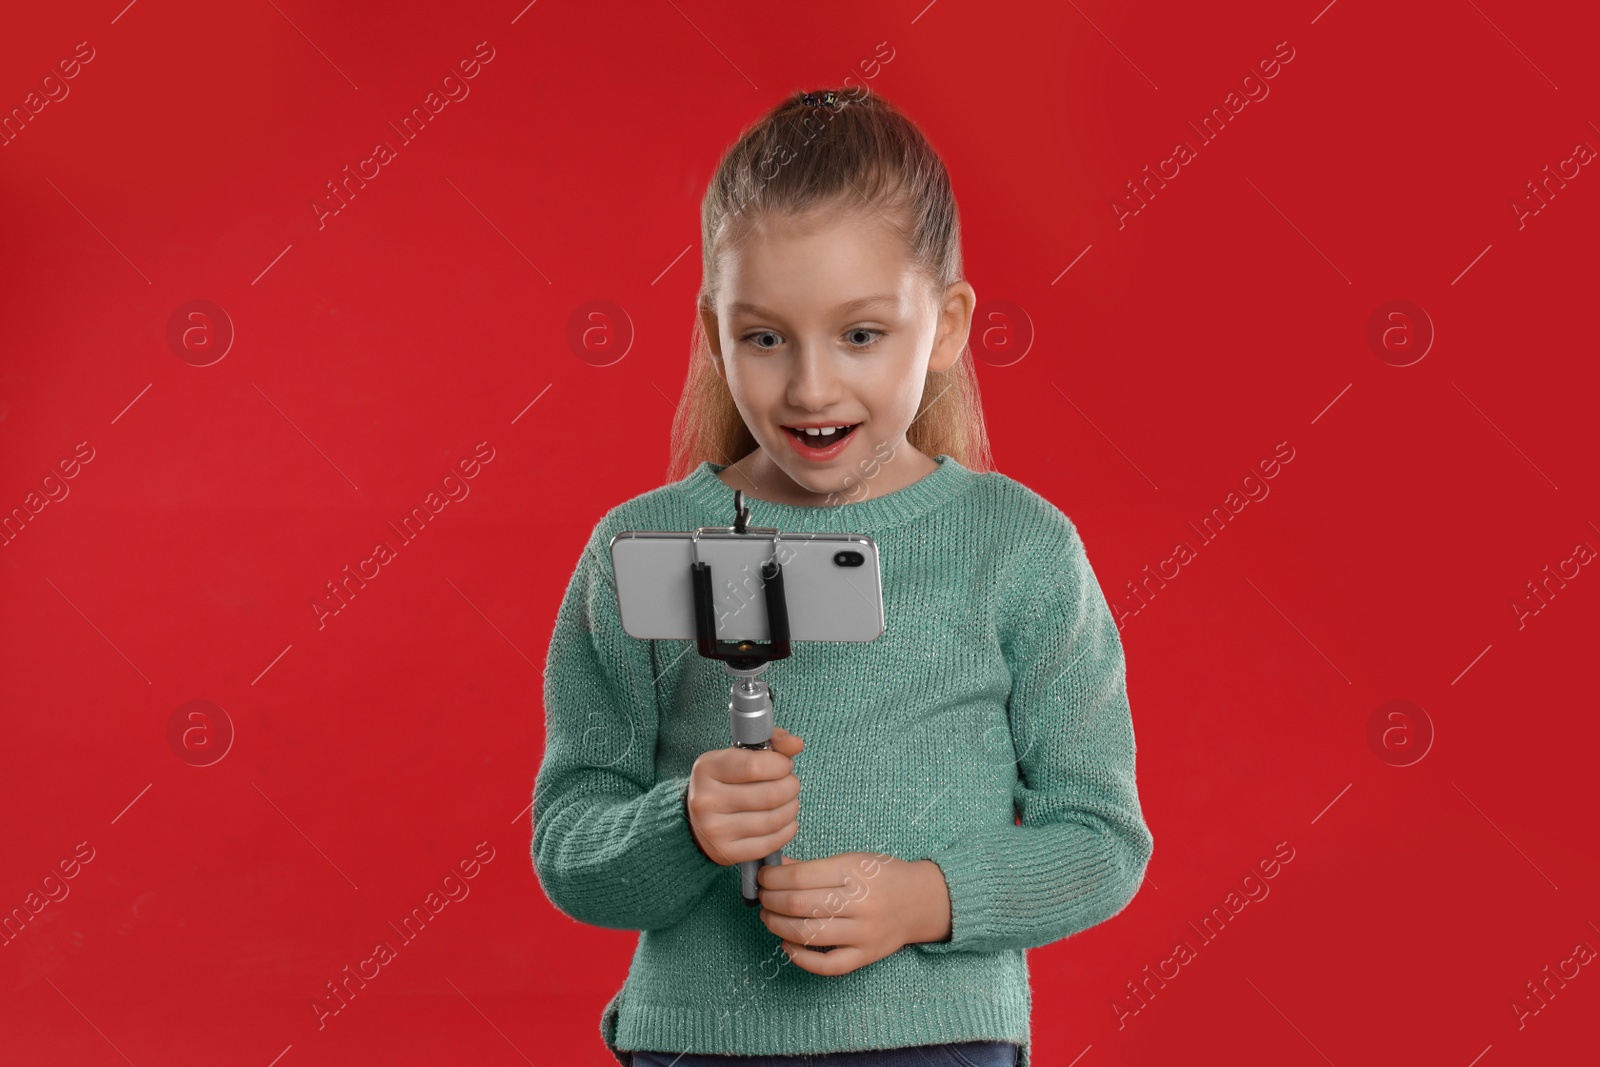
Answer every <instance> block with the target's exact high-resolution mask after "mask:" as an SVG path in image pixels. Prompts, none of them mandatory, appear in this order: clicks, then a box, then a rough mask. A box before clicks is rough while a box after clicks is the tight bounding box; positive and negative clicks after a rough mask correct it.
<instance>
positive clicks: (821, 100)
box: [800, 89, 844, 111]
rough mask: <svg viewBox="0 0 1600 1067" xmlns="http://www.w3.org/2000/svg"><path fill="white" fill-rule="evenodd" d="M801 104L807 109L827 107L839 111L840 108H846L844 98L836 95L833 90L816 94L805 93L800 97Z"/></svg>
mask: <svg viewBox="0 0 1600 1067" xmlns="http://www.w3.org/2000/svg"><path fill="white" fill-rule="evenodd" d="M800 102H801V103H802V104H804V105H805V106H806V107H826V108H831V109H833V110H834V111H838V110H839V109H840V108H842V107H844V98H843V97H841V96H840V95H839V94H838V93H835V92H834V91H833V90H832V89H828V90H826V91H818V92H814V93H805V94H804V95H802V96H801V97H800Z"/></svg>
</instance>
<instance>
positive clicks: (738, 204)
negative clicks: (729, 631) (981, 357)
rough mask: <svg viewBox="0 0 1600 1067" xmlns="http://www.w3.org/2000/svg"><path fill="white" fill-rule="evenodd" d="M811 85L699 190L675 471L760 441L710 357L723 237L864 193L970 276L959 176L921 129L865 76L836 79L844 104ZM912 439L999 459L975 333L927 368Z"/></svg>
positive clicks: (920, 445) (928, 253) (980, 467)
mask: <svg viewBox="0 0 1600 1067" xmlns="http://www.w3.org/2000/svg"><path fill="white" fill-rule="evenodd" d="M813 95H815V94H813ZM804 96H805V94H803V93H795V94H794V95H792V96H790V97H788V98H787V99H785V100H784V101H783V102H782V103H780V104H778V105H777V106H776V107H774V108H773V109H772V110H771V111H769V112H768V113H767V114H766V115H765V116H764V117H762V118H761V119H760V120H758V121H757V122H755V123H754V124H752V125H751V126H749V127H748V128H747V129H745V131H744V132H743V133H742V134H741V135H740V137H739V139H738V141H736V142H735V143H734V144H733V146H732V147H731V148H729V149H728V151H727V152H726V154H724V155H723V157H722V161H721V162H720V163H719V164H718V166H717V170H716V173H715V174H713V175H712V176H711V181H710V183H709V184H708V186H707V188H706V194H705V198H704V199H703V200H702V201H701V204H700V271H701V283H700V292H699V294H698V296H697V297H696V313H695V321H694V335H693V340H692V341H691V345H690V355H689V373H688V376H687V378H686V379H685V381H684V385H683V395H682V396H681V397H680V398H679V400H678V409H677V411H676V413H675V414H674V415H673V418H672V459H671V463H670V465H669V468H668V472H667V477H668V480H669V481H677V480H678V479H680V478H683V477H685V476H686V475H688V474H691V473H693V472H694V470H695V469H696V468H698V467H699V466H700V464H701V462H703V461H705V460H710V461H712V462H714V463H719V464H722V465H728V464H731V463H733V462H734V461H735V460H737V459H740V458H742V457H743V456H745V455H747V454H749V453H750V452H753V451H755V449H756V448H758V447H760V446H759V444H758V443H757V441H756V439H755V435H754V434H752V433H751V432H750V429H749V427H747V426H746V425H745V423H744V419H743V418H742V417H741V416H740V414H739V409H738V408H737V407H736V406H735V405H734V402H733V394H732V393H731V392H729V390H728V383H727V382H726V381H725V380H724V379H723V378H722V376H721V375H719V374H718V373H717V370H716V367H715V365H714V364H713V363H712V356H711V343H710V340H709V338H708V337H707V336H706V332H705V324H704V322H703V321H702V320H701V317H700V313H699V311H700V309H702V308H705V309H714V308H715V306H716V294H717V288H718V285H719V282H720V279H719V277H718V274H717V262H718V258H717V257H718V252H719V251H720V249H721V248H722V242H724V241H736V240H738V239H739V237H740V236H741V235H742V234H745V233H747V232H748V231H747V229H746V228H745V224H746V223H747V222H748V221H749V220H750V219H752V218H755V217H759V216H761V215H763V214H768V213H771V214H777V215H784V216H788V217H795V216H799V215H803V214H806V213H807V212H809V211H812V210H818V209H824V208H828V207H833V206H836V205H841V204H856V202H857V201H858V200H859V201H860V204H856V206H870V207H872V208H874V209H876V210H877V211H878V212H879V213H880V214H882V215H883V216H884V217H885V218H888V217H890V216H894V217H897V218H899V219H900V220H901V221H903V222H906V223H908V226H909V232H907V231H906V229H905V228H901V232H902V233H903V234H905V236H906V243H907V252H908V254H909V255H910V258H911V262H912V264H913V266H914V267H915V268H916V269H917V270H919V271H920V272H921V273H922V274H924V275H925V276H926V277H927V278H928V279H929V281H930V282H931V283H932V284H933V286H934V287H935V292H937V293H943V291H944V289H945V288H946V287H947V286H949V285H952V284H954V283H955V282H958V281H961V280H962V278H963V272H962V261H961V218H960V214H959V213H958V212H957V210H956V201H955V195H954V193H953V192H952V191H951V188H950V176H949V174H948V173H947V172H946V171H945V167H944V163H943V161H942V160H940V158H939V155H938V153H936V152H935V151H934V150H933V146H932V145H930V144H929V143H928V140H927V138H926V137H924V136H923V134H922V131H921V130H919V129H918V128H917V127H916V125H915V124H914V123H913V122H912V121H911V120H910V119H908V118H907V117H906V116H905V115H903V114H901V113H900V112H899V111H898V110H896V109H895V107H894V106H893V105H891V104H890V103H889V102H888V101H886V100H884V99H883V98H882V97H881V96H878V95H877V94H875V93H873V92H871V91H870V90H868V89H867V88H866V87H865V86H859V87H856V88H852V89H848V90H835V91H834V97H835V100H836V101H837V106H835V107H816V106H812V105H811V104H808V103H807V102H806V101H805V100H804V99H803V97H804ZM791 146H793V147H791ZM896 225H897V228H900V227H899V226H898V224H896ZM906 441H907V443H908V444H910V445H911V447H913V448H915V449H916V450H917V451H919V452H921V453H923V454H924V455H927V456H929V457H933V456H937V455H939V454H940V453H946V454H948V455H950V456H951V457H952V458H954V459H955V460H956V461H957V462H958V463H960V464H961V465H962V466H964V467H967V468H969V469H971V470H975V471H980V472H982V471H988V470H992V469H993V467H994V461H993V456H992V454H991V452H990V450H989V434H988V430H987V428H986V427H985V425H984V421H983V404H982V401H981V398H980V396H979V394H978V378H977V374H976V373H975V370H974V366H973V356H972V347H971V345H970V344H967V343H965V342H964V343H963V344H962V348H961V354H960V356H958V357H957V359H956V361H955V363H953V364H951V366H950V369H949V370H946V371H944V372H942V373H934V372H932V371H930V372H929V373H928V375H927V378H926V379H925V380H924V382H923V387H922V401H921V403H920V404H919V405H918V413H917V416H916V417H915V418H914V419H913V420H912V422H911V426H910V428H909V429H907V431H906Z"/></svg>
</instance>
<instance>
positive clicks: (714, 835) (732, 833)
mask: <svg viewBox="0 0 1600 1067" xmlns="http://www.w3.org/2000/svg"><path fill="white" fill-rule="evenodd" d="M805 747H806V744H805V742H804V741H802V740H800V738H799V737H798V736H797V735H795V734H791V733H790V732H789V731H788V730H785V729H784V728H783V727H781V726H779V727H775V728H774V729H773V731H772V747H771V748H770V749H756V748H733V747H730V748H718V749H712V750H711V751H710V752H702V753H701V754H700V756H699V758H698V759H696V760H695V761H694V766H693V767H692V768H691V769H690V771H689V790H688V792H687V793H686V794H685V795H684V806H685V807H686V808H687V809H688V814H689V832H690V833H691V834H692V835H693V837H694V841H695V844H697V845H699V846H700V851H701V852H703V853H705V854H706V856H707V857H709V858H710V859H711V861H712V862H713V863H720V864H722V865H723V866H724V867H731V866H733V865H734V864H736V863H743V862H744V861H745V860H756V859H761V858H762V857H763V856H769V855H771V854H772V853H773V852H776V851H777V850H778V849H780V848H782V847H783V846H784V845H787V844H788V843H789V842H790V841H793V840H794V836H795V834H797V833H799V832H800V779H799V777H798V776H796V775H795V773H794V757H796V756H798V755H799V754H800V750H801V749H803V748H805Z"/></svg>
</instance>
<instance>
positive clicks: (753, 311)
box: [728, 293, 900, 319]
mask: <svg viewBox="0 0 1600 1067" xmlns="http://www.w3.org/2000/svg"><path fill="white" fill-rule="evenodd" d="M899 304H900V299H899V297H896V296H894V295H892V294H887V293H880V294H878V295H876V296H864V297H861V298H860V299H859V300H847V301H845V302H844V303H842V304H840V305H839V306H838V307H836V308H834V309H833V313H834V314H835V315H849V314H852V313H854V312H857V311H861V310H863V309H865V308H869V307H898V306H899ZM728 314H729V315H755V316H757V317H758V318H769V319H776V318H781V317H782V316H780V315H778V314H776V313H774V312H771V311H768V310H767V309H766V308H764V307H760V306H759V305H756V304H750V303H746V302H745V301H742V300H740V301H736V302H734V303H732V304H729V305H728Z"/></svg>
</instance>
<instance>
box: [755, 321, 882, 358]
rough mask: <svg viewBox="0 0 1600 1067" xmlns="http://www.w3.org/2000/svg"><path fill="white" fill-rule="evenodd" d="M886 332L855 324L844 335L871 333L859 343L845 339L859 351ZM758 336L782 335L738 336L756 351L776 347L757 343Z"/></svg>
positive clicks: (765, 332)
mask: <svg viewBox="0 0 1600 1067" xmlns="http://www.w3.org/2000/svg"><path fill="white" fill-rule="evenodd" d="M887 333H888V331H887V330H875V329H872V328H871V327H868V326H857V327H856V328H854V329H852V330H846V331H845V334H844V336H845V337H846V338H850V337H852V336H854V335H857V334H870V335H872V339H871V340H869V341H866V342H864V343H861V344H857V343H855V342H854V341H847V343H848V344H849V345H850V347H851V348H853V349H855V350H857V351H858V352H859V351H865V350H866V349H868V348H871V347H872V346H873V345H876V344H877V343H878V342H879V341H880V340H882V339H883V336H884V335H885V334H887ZM758 337H773V338H778V339H779V340H780V342H781V339H782V337H783V335H782V334H780V333H778V332H777V331H775V330H757V331H756V332H755V333H752V334H746V335H745V336H744V337H742V338H740V341H742V342H743V343H744V344H747V345H749V346H750V347H751V348H754V349H755V350H756V351H758V352H770V351H771V350H772V349H774V348H776V347H778V346H777V344H770V345H764V344H757V343H756V338H758Z"/></svg>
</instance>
